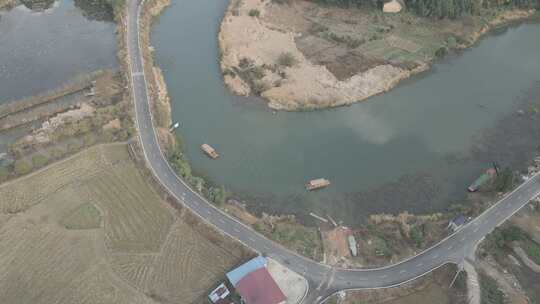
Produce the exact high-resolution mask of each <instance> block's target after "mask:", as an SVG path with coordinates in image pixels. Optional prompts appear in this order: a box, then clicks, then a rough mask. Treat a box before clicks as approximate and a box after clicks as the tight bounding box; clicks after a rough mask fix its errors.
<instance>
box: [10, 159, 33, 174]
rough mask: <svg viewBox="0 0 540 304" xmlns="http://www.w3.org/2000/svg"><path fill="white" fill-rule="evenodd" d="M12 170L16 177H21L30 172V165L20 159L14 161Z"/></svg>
mask: <svg viewBox="0 0 540 304" xmlns="http://www.w3.org/2000/svg"><path fill="white" fill-rule="evenodd" d="M13 168H14V170H15V173H16V174H17V175H23V174H26V173H29V172H30V171H32V164H30V163H29V162H27V161H26V160H24V159H20V160H17V161H15V164H14V165H13Z"/></svg>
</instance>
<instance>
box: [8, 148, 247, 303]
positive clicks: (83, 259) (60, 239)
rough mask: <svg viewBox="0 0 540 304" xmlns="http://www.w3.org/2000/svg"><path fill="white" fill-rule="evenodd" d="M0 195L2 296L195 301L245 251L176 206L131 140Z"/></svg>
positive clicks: (56, 300)
mask: <svg viewBox="0 0 540 304" xmlns="http://www.w3.org/2000/svg"><path fill="white" fill-rule="evenodd" d="M0 198H1V201H0V252H2V255H1V256H0V303H32V304H36V303H38V304H39V303H43V304H46V303H47V304H48V303H59V304H62V303H65V304H72V303H88V304H93V303H126V304H128V303H149V304H150V303H164V302H165V303H169V302H174V303H185V304H188V303H199V302H201V301H202V300H203V299H204V297H205V296H206V293H207V291H208V290H209V289H210V288H211V287H212V286H214V285H215V284H216V283H217V282H218V281H219V280H222V279H223V276H224V273H225V271H227V270H228V269H229V268H231V267H232V266H234V265H236V264H238V263H240V262H241V261H242V259H243V258H245V257H246V251H244V250H243V249H242V248H241V247H239V246H237V245H236V244H234V243H232V242H231V241H230V240H224V239H223V238H224V237H223V236H221V235H216V232H214V231H213V230H211V229H210V228H209V227H207V226H205V225H204V224H202V223H200V222H198V220H196V219H195V218H194V217H193V216H192V215H190V214H189V213H187V211H185V210H182V211H177V210H174V209H172V208H170V206H169V205H168V204H166V203H165V202H164V201H163V200H162V199H161V198H160V197H159V195H158V194H157V193H156V192H155V191H154V190H153V189H152V188H151V187H150V186H149V185H148V183H147V182H146V181H145V180H144V178H143V177H142V175H141V174H140V173H139V171H137V167H136V165H135V163H133V162H132V161H131V160H130V159H129V155H128V152H127V149H126V146H125V145H120V144H115V145H105V146H96V147H94V148H91V149H88V150H86V151H84V152H82V153H80V154H77V155H75V156H73V157H71V158H69V159H66V160H64V161H62V162H59V163H57V164H53V165H51V166H49V167H46V168H44V169H43V170H41V171H38V172H36V173H34V174H31V175H28V176H26V177H23V178H20V179H17V180H13V181H11V182H9V183H5V184H3V185H0ZM225 243H226V244H225Z"/></svg>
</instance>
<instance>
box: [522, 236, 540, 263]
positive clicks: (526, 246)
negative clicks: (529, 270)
mask: <svg viewBox="0 0 540 304" xmlns="http://www.w3.org/2000/svg"><path fill="white" fill-rule="evenodd" d="M522 245H523V250H525V253H526V254H527V255H528V256H529V258H530V259H531V260H532V261H533V262H535V263H536V264H538V265H540V245H539V244H538V243H536V242H535V241H533V240H531V239H530V238H526V239H525V240H524V241H523V244H522Z"/></svg>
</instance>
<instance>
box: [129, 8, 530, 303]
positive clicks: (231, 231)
mask: <svg viewBox="0 0 540 304" xmlns="http://www.w3.org/2000/svg"><path fill="white" fill-rule="evenodd" d="M140 9H141V5H140V2H139V1H138V0H128V1H127V40H128V41H127V47H128V57H129V66H130V74H131V80H132V84H131V85H132V90H133V92H132V93H133V100H134V105H135V113H136V125H137V128H138V131H139V139H140V144H141V146H142V148H143V151H144V156H145V158H146V161H147V162H148V166H149V168H150V169H151V170H152V172H153V174H154V175H155V177H156V178H157V179H158V180H159V182H160V183H161V184H162V185H163V186H164V187H165V188H166V189H167V190H168V191H169V192H170V194H172V195H174V196H175V197H176V198H177V200H178V201H180V202H181V203H183V204H184V205H185V206H186V207H188V208H189V209H191V210H192V211H193V212H194V213H195V214H197V215H198V216H200V217H201V218H202V219H203V220H205V221H207V222H208V223H210V224H211V225H213V226H215V227H216V228H217V229H218V230H219V231H221V232H223V233H225V234H227V235H229V236H231V237H232V238H234V239H236V240H238V241H240V242H241V243H243V244H244V245H246V246H248V247H249V248H252V249H253V250H256V251H258V252H259V253H261V254H263V255H266V256H268V257H271V258H273V259H275V260H277V261H278V262H280V263H282V264H284V265H286V266H287V267H289V268H290V269H292V270H293V271H295V272H297V273H299V274H302V275H304V277H305V278H306V279H307V280H308V282H309V287H310V288H309V292H308V294H307V295H306V297H305V298H304V301H303V303H308V304H311V303H320V302H321V301H323V300H324V299H325V298H326V297H328V296H330V295H331V294H333V293H335V292H337V291H340V290H349V289H365V288H384V287H390V286H396V285H400V284H403V283H405V282H408V281H411V280H414V279H415V278H418V277H420V276H422V275H425V274H427V273H429V272H431V271H432V270H434V269H436V268H438V267H440V266H443V265H445V264H447V263H454V264H458V265H461V264H462V263H463V261H464V260H465V259H466V258H469V259H474V251H475V248H476V245H477V244H478V243H479V242H480V241H481V240H482V239H483V238H484V236H486V235H487V234H489V233H490V232H491V231H492V230H493V229H494V228H495V227H496V226H498V225H500V224H501V223H503V222H504V221H505V220H506V219H508V218H509V217H510V216H512V215H513V214H514V213H516V212H517V211H518V210H519V209H521V208H522V207H523V206H525V205H526V204H527V203H528V202H529V201H530V200H531V199H533V198H535V197H536V196H538V195H539V194H540V175H536V176H533V177H532V178H530V179H529V180H528V181H527V182H525V183H524V184H522V185H521V186H520V187H519V188H517V189H516V190H515V191H513V192H512V193H510V194H509V195H507V196H506V197H504V198H503V199H501V200H500V201H499V202H498V203H497V204H496V205H494V206H493V207H492V208H490V209H488V210H486V211H485V212H484V213H483V214H482V215H480V216H479V217H477V218H475V219H474V220H472V221H470V222H469V223H467V224H466V225H465V226H464V227H462V228H461V229H460V230H459V231H458V232H457V233H455V234H453V235H451V236H449V237H447V238H446V239H444V240H442V241H441V242H440V243H438V244H437V245H435V246H433V247H431V248H429V249H428V250H426V251H423V252H422V253H420V254H418V255H416V256H414V257H412V258H410V259H407V260H404V261H402V262H400V263H397V264H394V265H390V266H387V267H383V268H376V269H361V270H358V269H354V270H353V269H340V268H333V267H330V266H327V265H323V264H320V263H317V262H315V261H312V260H310V259H307V258H305V257H302V256H300V255H298V254H296V253H293V252H291V251H289V250H288V249H286V248H284V247H283V246H281V245H279V244H277V243H275V242H273V241H271V240H269V239H267V238H265V237H264V236H262V235H260V234H259V233H257V232H255V231H254V230H252V229H251V228H249V227H248V226H246V225H244V224H242V223H240V222H238V221H237V220H235V219H233V218H232V217H230V216H228V215H227V214H225V213H224V212H222V211H221V210H219V209H217V208H215V207H214V206H213V205H212V204H210V203H209V202H207V201H206V200H205V199H204V198H203V197H201V196H200V195H199V194H197V193H196V192H195V191H193V190H192V189H191V188H190V187H189V186H188V185H187V184H186V183H185V182H184V181H182V180H181V179H180V178H179V177H178V176H177V175H176V173H175V172H174V170H173V169H172V168H171V167H170V166H169V164H168V162H167V160H166V158H165V156H164V155H163V153H162V151H161V150H160V147H159V145H158V141H157V137H156V133H155V130H154V127H153V119H152V114H151V112H150V106H149V100H150V99H149V96H148V89H147V83H146V79H145V76H144V73H143V66H144V59H143V58H142V54H141V49H140V44H139V22H138V21H139V16H140ZM183 30H188V29H183Z"/></svg>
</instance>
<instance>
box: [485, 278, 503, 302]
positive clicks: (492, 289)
mask: <svg viewBox="0 0 540 304" xmlns="http://www.w3.org/2000/svg"><path fill="white" fill-rule="evenodd" d="M480 294H481V303H482V304H503V303H504V294H503V292H502V291H501V290H500V289H499V286H498V285H497V282H496V281H495V279H493V278H491V277H489V276H487V275H486V274H482V273H481V274H480Z"/></svg>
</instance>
